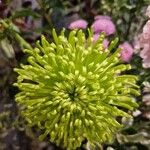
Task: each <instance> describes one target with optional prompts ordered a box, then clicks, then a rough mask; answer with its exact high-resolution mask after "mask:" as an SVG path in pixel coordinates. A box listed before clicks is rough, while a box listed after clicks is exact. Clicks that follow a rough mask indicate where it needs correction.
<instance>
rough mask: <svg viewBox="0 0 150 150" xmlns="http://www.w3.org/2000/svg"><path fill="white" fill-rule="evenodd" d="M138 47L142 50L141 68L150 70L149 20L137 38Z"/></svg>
mask: <svg viewBox="0 0 150 150" xmlns="http://www.w3.org/2000/svg"><path fill="white" fill-rule="evenodd" d="M139 46H140V48H142V51H141V52H140V56H141V58H143V67H144V68H150V20H148V21H147V23H146V24H145V26H144V28H143V32H142V34H141V35H140V36H139Z"/></svg>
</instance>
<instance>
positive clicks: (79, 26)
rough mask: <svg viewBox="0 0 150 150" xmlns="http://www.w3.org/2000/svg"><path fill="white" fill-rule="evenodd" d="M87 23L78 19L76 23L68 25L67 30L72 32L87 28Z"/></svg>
mask: <svg viewBox="0 0 150 150" xmlns="http://www.w3.org/2000/svg"><path fill="white" fill-rule="evenodd" d="M87 24H88V23H87V22H86V21H85V20H83V19H79V20H76V21H73V22H71V23H70V24H69V26H68V28H69V29H70V30H73V29H86V27H87Z"/></svg>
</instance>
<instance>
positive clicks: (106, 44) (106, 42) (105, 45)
mask: <svg viewBox="0 0 150 150" xmlns="http://www.w3.org/2000/svg"><path fill="white" fill-rule="evenodd" d="M99 36H100V35H99V34H94V35H93V41H94V42H96V41H97V40H98V38H99ZM108 45H109V41H108V40H107V39H104V41H103V46H104V48H105V49H106V48H107V47H108Z"/></svg>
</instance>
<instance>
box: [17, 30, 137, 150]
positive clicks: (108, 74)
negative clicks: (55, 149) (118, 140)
mask: <svg viewBox="0 0 150 150" xmlns="http://www.w3.org/2000/svg"><path fill="white" fill-rule="evenodd" d="M92 37H93V35H92V34H91V32H90V31H89V36H88V38H85V34H84V33H83V32H82V31H81V30H79V31H71V32H70V34H69V37H68V38H67V37H65V35H64V31H62V33H61V35H60V36H57V35H56V32H55V31H54V30H53V38H54V42H51V43H49V42H48V41H47V40H46V39H45V37H44V36H42V38H41V44H40V43H39V42H37V47H36V48H34V50H30V49H29V50H25V52H27V53H28V54H29V58H28V63H29V64H28V65H21V69H15V71H16V72H17V73H18V74H19V76H18V81H17V83H16V84H15V85H16V86H17V87H19V89H20V90H21V92H20V93H18V94H17V95H16V101H17V102H18V104H20V105H21V106H23V111H22V114H23V115H24V117H25V118H26V120H27V121H28V122H29V124H30V125H31V126H38V127H39V128H40V129H42V131H44V133H43V134H42V135H41V136H40V138H41V139H44V138H45V137H46V136H47V135H50V141H51V142H55V143H56V144H57V145H61V146H62V147H64V148H67V149H70V150H73V149H75V148H76V147H78V146H80V144H81V142H82V141H83V140H84V139H85V138H87V139H88V141H89V142H90V143H91V144H93V145H94V144H95V143H97V142H98V143H99V142H104V141H107V140H111V139H112V135H113V133H114V132H115V131H116V130H117V129H119V128H120V127H121V126H122V125H121V124H119V123H118V122H117V121H116V117H117V116H126V117H129V115H128V114H127V113H126V112H124V111H123V110H121V109H120V108H127V109H129V110H132V109H133V108H134V107H136V106H137V104H136V103H135V102H134V99H133V97H132V95H138V94H139V92H138V90H137V88H138V87H137V86H136V85H135V82H136V79H137V77H135V76H133V75H121V74H120V73H121V72H122V71H125V70H128V69H130V65H124V64H120V60H119V59H120V57H119V51H120V50H119V49H118V50H116V51H115V52H114V53H111V50H112V48H113V47H114V46H115V44H116V42H117V40H114V41H112V42H111V43H110V46H109V48H108V49H105V50H104V47H103V44H102V43H103V40H104V36H103V35H101V36H100V38H99V40H97V41H96V42H93V39H92ZM118 106H119V108H118Z"/></svg>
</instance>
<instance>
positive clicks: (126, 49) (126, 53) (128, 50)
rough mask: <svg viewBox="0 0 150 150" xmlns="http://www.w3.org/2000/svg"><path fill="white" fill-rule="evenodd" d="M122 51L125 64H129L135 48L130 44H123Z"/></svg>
mask: <svg viewBox="0 0 150 150" xmlns="http://www.w3.org/2000/svg"><path fill="white" fill-rule="evenodd" d="M119 47H120V48H121V49H122V51H121V58H122V60H123V61H124V62H129V61H130V60H131V58H132V55H133V47H132V46H131V45H130V44H129V43H128V42H124V43H123V44H121V45H119Z"/></svg>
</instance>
